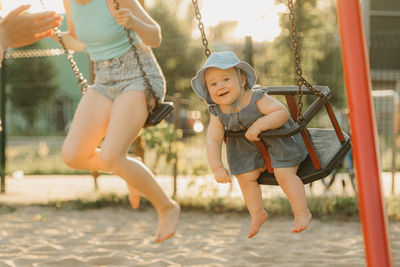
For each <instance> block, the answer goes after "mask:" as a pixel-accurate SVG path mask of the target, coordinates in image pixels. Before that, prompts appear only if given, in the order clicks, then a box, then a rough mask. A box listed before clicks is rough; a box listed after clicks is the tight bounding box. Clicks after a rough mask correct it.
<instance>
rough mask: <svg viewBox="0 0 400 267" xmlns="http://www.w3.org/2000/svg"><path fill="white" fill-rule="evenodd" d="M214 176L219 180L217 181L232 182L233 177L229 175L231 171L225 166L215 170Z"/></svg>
mask: <svg viewBox="0 0 400 267" xmlns="http://www.w3.org/2000/svg"><path fill="white" fill-rule="evenodd" d="M214 177H215V181H217V183H222V184H225V183H230V182H232V179H231V177H230V176H229V172H228V170H227V169H225V168H224V167H221V168H218V169H216V170H215V171H214Z"/></svg>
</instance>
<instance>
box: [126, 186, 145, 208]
mask: <svg viewBox="0 0 400 267" xmlns="http://www.w3.org/2000/svg"><path fill="white" fill-rule="evenodd" d="M128 190H129V203H131V206H132V208H134V209H137V208H139V204H140V198H141V197H142V196H141V194H140V191H139V190H137V189H136V188H135V187H133V186H130V185H128Z"/></svg>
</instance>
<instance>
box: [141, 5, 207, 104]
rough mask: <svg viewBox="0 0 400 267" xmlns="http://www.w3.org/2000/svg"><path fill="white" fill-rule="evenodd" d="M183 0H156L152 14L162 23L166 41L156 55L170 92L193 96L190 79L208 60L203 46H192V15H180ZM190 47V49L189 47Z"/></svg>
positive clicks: (156, 51)
mask: <svg viewBox="0 0 400 267" xmlns="http://www.w3.org/2000/svg"><path fill="white" fill-rule="evenodd" d="M181 2H182V1H181V0H168V1H166V0H156V1H155V4H154V7H152V8H150V9H149V10H148V12H149V14H150V15H151V16H152V17H153V18H154V19H155V20H156V21H157V22H158V23H159V24H160V27H161V29H162V35H163V42H162V44H161V46H160V47H159V48H156V49H154V50H153V51H154V54H155V56H156V57H157V60H158V62H159V64H160V66H161V69H162V70H163V73H164V76H165V78H166V80H167V94H168V95H173V94H174V93H176V92H179V93H181V94H182V96H183V97H185V98H188V97H190V96H193V91H192V89H191V85H190V81H191V79H192V77H193V76H194V74H195V73H196V72H197V69H198V68H199V67H200V64H201V62H202V61H203V59H204V54H203V50H202V48H201V47H200V45H197V46H195V47H192V40H191V30H192V18H193V16H192V17H186V18H181V17H179V16H177V15H176V12H177V9H178V8H177V7H179V6H180V5H181ZM189 48H190V49H189Z"/></svg>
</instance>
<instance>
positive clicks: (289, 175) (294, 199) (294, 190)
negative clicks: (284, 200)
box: [274, 167, 312, 233]
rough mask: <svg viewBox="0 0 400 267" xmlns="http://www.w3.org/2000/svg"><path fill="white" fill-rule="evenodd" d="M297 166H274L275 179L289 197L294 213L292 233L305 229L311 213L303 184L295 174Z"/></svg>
mask: <svg viewBox="0 0 400 267" xmlns="http://www.w3.org/2000/svg"><path fill="white" fill-rule="evenodd" d="M297 169H298V167H290V168H275V169H274V173H275V177H276V180H277V181H278V183H279V185H280V186H281V188H282V190H283V191H284V192H285V194H286V196H287V197H288V199H289V202H290V205H291V206H292V210H293V214H294V227H293V229H292V232H293V233H299V232H301V231H303V230H305V229H306V228H307V226H308V224H309V223H310V221H311V218H312V215H311V212H310V211H309V210H308V208H307V199H306V194H305V191H304V184H303V182H302V181H301V180H300V178H299V177H298V176H297V174H296V173H297Z"/></svg>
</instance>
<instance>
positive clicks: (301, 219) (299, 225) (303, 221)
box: [292, 209, 312, 233]
mask: <svg viewBox="0 0 400 267" xmlns="http://www.w3.org/2000/svg"><path fill="white" fill-rule="evenodd" d="M311 218H312V214H311V212H310V211H309V210H308V209H305V210H303V211H299V212H294V227H293V229H292V233H300V232H301V231H304V230H305V229H307V226H308V224H309V223H310V221H311Z"/></svg>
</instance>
